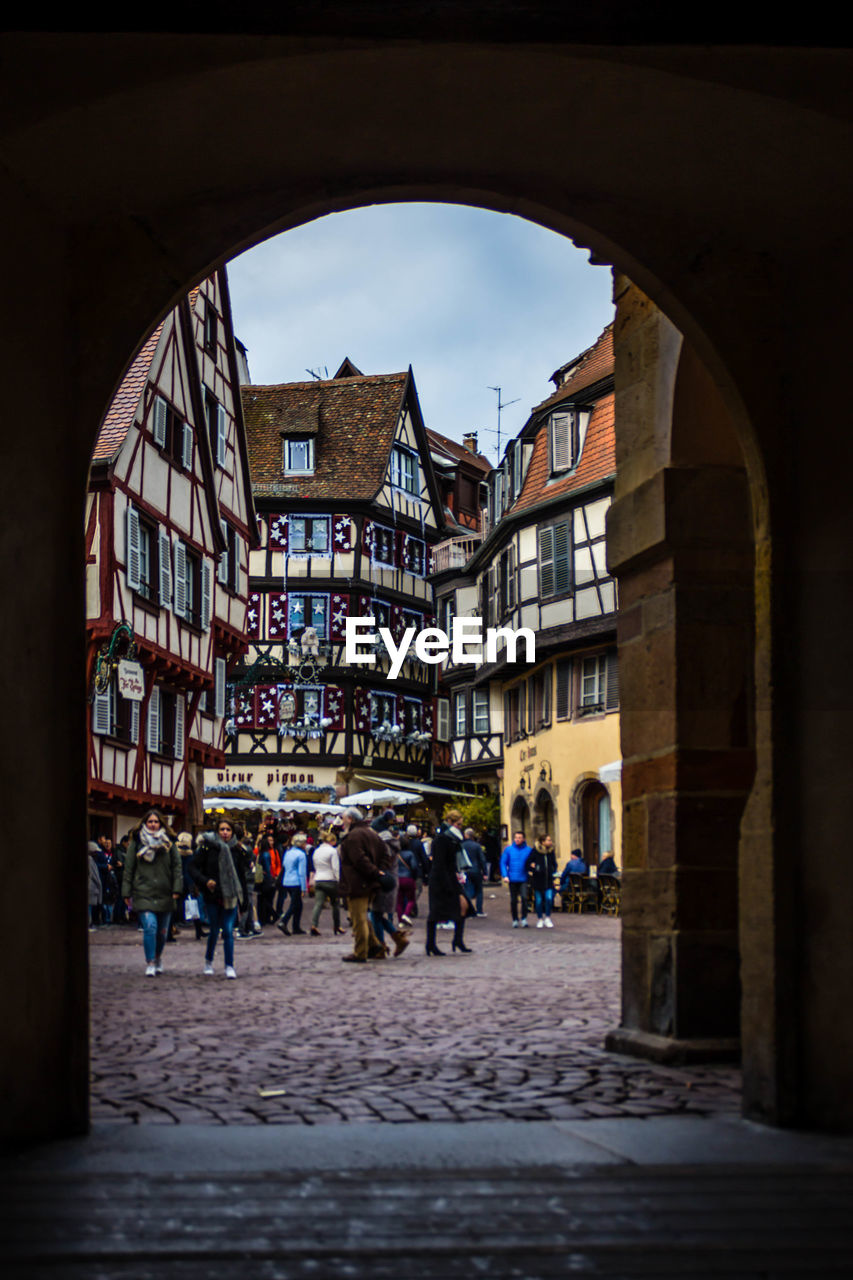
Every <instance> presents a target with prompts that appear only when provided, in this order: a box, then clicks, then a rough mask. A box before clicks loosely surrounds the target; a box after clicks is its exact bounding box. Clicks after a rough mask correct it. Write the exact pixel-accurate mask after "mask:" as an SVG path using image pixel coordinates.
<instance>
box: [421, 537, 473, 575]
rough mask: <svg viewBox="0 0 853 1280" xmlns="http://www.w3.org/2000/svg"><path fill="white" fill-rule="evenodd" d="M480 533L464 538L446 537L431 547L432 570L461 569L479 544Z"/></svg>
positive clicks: (439, 571) (437, 571)
mask: <svg viewBox="0 0 853 1280" xmlns="http://www.w3.org/2000/svg"><path fill="white" fill-rule="evenodd" d="M481 540H482V539H481V537H480V535H479V534H478V533H477V534H471V535H469V536H468V537H465V538H447V539H446V540H445V541H444V542H439V543H438V544H437V545H436V546H434V547H433V549H432V571H433V573H443V572H444V570H445V569H463V568H464V567H465V565H466V564H467V563H468V561H469V560H470V559H471V557H472V555H473V554H474V552H475V551H476V550H477V548H478V547H479V545H480V542H481Z"/></svg>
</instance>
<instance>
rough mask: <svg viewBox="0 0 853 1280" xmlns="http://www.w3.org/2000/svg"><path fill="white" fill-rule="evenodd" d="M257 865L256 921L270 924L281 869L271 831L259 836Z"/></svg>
mask: <svg viewBox="0 0 853 1280" xmlns="http://www.w3.org/2000/svg"><path fill="white" fill-rule="evenodd" d="M258 867H259V868H260V872H261V879H260V881H259V882H258V922H259V923H260V924H261V925H265V924H271V923H272V921H273V918H274V912H273V897H274V896H275V882H276V877H277V876H278V874H279V872H280V871H281V858H280V857H279V855H278V851H277V849H276V847H275V840H274V839H273V836H272V833H271V832H265V833H264V835H262V836H261V839H260V844H259V845H258Z"/></svg>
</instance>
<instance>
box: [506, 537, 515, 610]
mask: <svg viewBox="0 0 853 1280" xmlns="http://www.w3.org/2000/svg"><path fill="white" fill-rule="evenodd" d="M506 575H507V576H506V605H507V608H508V609H514V608H515V544H513V545H512V546H511V547H510V548H509V552H508V555H507V566H506Z"/></svg>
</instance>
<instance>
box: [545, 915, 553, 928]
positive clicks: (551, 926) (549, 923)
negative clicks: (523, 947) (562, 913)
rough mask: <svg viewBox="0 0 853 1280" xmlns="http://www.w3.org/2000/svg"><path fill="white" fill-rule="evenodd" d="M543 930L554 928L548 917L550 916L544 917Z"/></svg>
mask: <svg viewBox="0 0 853 1280" xmlns="http://www.w3.org/2000/svg"><path fill="white" fill-rule="evenodd" d="M545 928H546V929H553V928H554V921H553V920H552V919H551V917H550V916H546V917H545Z"/></svg>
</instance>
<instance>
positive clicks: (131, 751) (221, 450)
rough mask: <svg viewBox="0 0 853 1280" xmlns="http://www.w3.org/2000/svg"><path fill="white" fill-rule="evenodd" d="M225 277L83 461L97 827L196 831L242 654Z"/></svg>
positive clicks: (242, 586)
mask: <svg viewBox="0 0 853 1280" xmlns="http://www.w3.org/2000/svg"><path fill="white" fill-rule="evenodd" d="M239 385H240V363H239V361H238V353H237V348H236V346H235V340H234V334H233V331H232V324H231V314H230V305H229V299H228V284H227V278H226V275H225V272H224V271H219V272H217V273H216V274H215V275H214V276H212V277H210V278H209V279H207V280H205V281H204V282H203V283H202V284H201V285H200V286H199V287H198V288H197V289H195V290H193V291H192V293H191V294H190V295H189V296H188V297H185V298H184V299H182V301H181V302H180V303H179V305H178V306H177V307H176V308H175V309H174V310H173V311H172V312H170V313H169V315H168V316H167V317H166V318H165V320H164V321H163V322H162V324H160V325H159V326H158V327H157V329H156V330H155V331H154V332H153V333H152V334H151V336H150V337H149V339H148V341H147V342H146V343H145V345H144V346H143V347H142V349H141V350H140V352H139V354H138V355H137V357H136V358H135V360H134V361H133V362H132V364H131V366H130V368H129V369H128V372H127V374H126V376H125V378H124V380H123V382H122V384H121V386H120V388H119V390H118V392H117V394H116V396H115V398H114V400H113V402H112V404H111V406H110V408H109V410H108V412H107V414H106V416H105V418H104V421H103V423H102V425H101V428H100V431H99V433H98V438H97V443H96V445H95V450H94V454H93V459H92V468H91V472H90V483H89V494H88V504H87V520H86V556H87V630H88V637H89V679H90V693H91V717H90V724H89V735H88V748H89V749H88V767H89V803H90V825H91V829H92V831H93V833H104V834H111V835H113V836H114V837H115V836H119V835H121V834H122V832H123V831H124V830H126V829H127V828H128V827H129V826H130V825H131V824H132V823H133V822H134V821H135V820H136V819H138V817H139V815H140V813H141V812H142V811H144V809H145V808H146V807H147V806H150V805H152V804H157V805H160V806H162V808H163V809H164V810H165V811H166V812H167V813H168V814H170V815H172V816H174V817H175V819H176V820H178V821H181V822H182V823H185V824H192V823H194V822H199V821H201V817H202V801H203V788H204V777H203V771H204V768H205V766H216V765H219V764H221V763H222V761H223V759H224V756H223V739H224V722H225V691H226V677H227V671H228V667H229V665H232V664H233V663H234V661H235V660H236V659H237V658H238V657H239V656H240V655H241V654H242V653H243V651H244V650H245V646H246V638H245V627H246V605H247V593H248V577H247V569H248V550H249V547H250V546H253V545H256V543H257V536H258V534H257V523H256V519H255V514H254V507H253V503H252V494H251V485H250V483H249V475H248V458H247V452H246V440H245V431H244V427H243V418H242V405H241V399H240V392H239Z"/></svg>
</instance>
